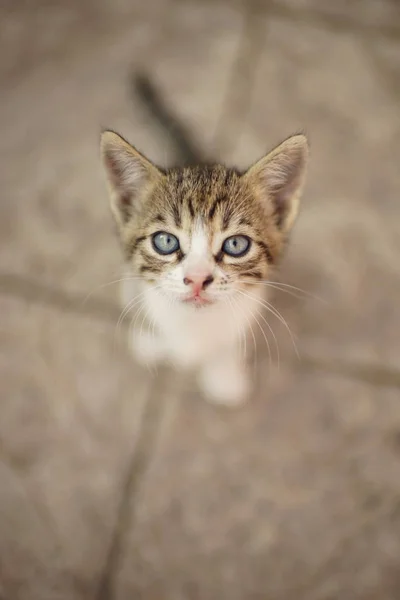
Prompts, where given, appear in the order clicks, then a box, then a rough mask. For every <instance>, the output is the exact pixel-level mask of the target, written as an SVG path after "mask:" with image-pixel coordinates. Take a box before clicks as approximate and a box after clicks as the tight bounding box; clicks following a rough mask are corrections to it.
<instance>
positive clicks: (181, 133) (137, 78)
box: [131, 73, 203, 164]
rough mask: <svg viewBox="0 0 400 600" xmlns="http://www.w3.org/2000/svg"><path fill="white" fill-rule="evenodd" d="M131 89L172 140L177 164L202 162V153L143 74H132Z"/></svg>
mask: <svg viewBox="0 0 400 600" xmlns="http://www.w3.org/2000/svg"><path fill="white" fill-rule="evenodd" d="M131 88H132V91H133V93H134V94H135V95H136V96H137V97H138V98H139V99H140V101H141V102H142V104H143V105H144V106H145V107H146V109H147V110H148V111H149V112H150V114H151V115H152V117H153V118H154V119H155V120H156V122H157V123H158V124H159V125H160V126H161V127H162V128H163V129H164V130H166V131H167V132H168V134H169V136H170V137H171V138H172V140H173V142H174V144H175V147H176V151H177V152H178V154H179V162H180V163H181V164H182V163H183V164H196V163H200V162H202V160H203V157H202V153H201V151H200V150H199V149H198V147H197V145H196V143H195V142H194V141H193V139H192V136H191V135H190V133H189V132H188V130H187V129H186V127H185V126H184V125H183V124H182V123H181V122H180V121H179V119H178V117H176V116H175V115H174V114H173V111H172V110H170V108H169V107H168V106H166V105H165V104H164V102H163V100H162V98H161V95H160V93H159V92H158V90H157V89H156V87H155V86H154V85H153V83H152V82H151V80H150V79H149V78H148V77H147V75H145V74H143V73H136V74H134V75H133V76H132V79H131Z"/></svg>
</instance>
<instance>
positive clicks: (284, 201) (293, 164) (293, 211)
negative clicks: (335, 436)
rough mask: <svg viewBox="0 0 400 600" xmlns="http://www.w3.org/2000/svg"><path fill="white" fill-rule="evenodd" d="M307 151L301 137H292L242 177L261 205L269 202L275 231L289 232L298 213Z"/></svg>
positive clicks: (300, 135) (305, 141)
mask: <svg viewBox="0 0 400 600" xmlns="http://www.w3.org/2000/svg"><path fill="white" fill-rule="evenodd" d="M308 155H309V148H308V141H307V138H306V136H305V135H303V134H298V135H294V136H292V137H290V138H288V139H287V140H285V141H284V142H282V144H280V145H279V146H277V147H276V148H275V149H274V150H272V152H270V153H269V154H267V155H266V156H264V158H262V159H261V160H259V161H258V162H257V163H256V164H255V165H253V166H252V167H250V169H249V170H248V171H247V173H246V174H245V178H246V179H247V180H248V181H249V183H250V185H251V186H252V187H253V188H254V189H256V190H257V195H258V196H259V197H260V198H261V201H262V202H265V203H266V204H267V203H272V208H273V213H274V216H275V218H276V224H277V226H278V227H279V229H280V230H281V231H282V232H284V233H287V232H288V231H290V229H291V227H292V225H293V223H294V221H295V219H296V217H297V213H298V210H299V204H300V197H301V193H302V191H303V186H304V182H305V177H306V170H307V162H308Z"/></svg>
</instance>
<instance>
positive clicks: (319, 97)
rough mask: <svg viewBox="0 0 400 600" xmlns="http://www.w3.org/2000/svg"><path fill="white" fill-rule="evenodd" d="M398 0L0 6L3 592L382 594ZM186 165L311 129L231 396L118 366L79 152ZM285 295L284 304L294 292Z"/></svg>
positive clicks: (97, 220) (92, 171)
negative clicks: (158, 114) (129, 150)
mask: <svg viewBox="0 0 400 600" xmlns="http://www.w3.org/2000/svg"><path fill="white" fill-rule="evenodd" d="M398 14H399V13H398V4H397V3H395V2H390V1H389V0H387V1H385V2H380V3H377V2H373V1H372V0H371V1H369V0H368V1H366V2H363V3H362V7H361V3H360V2H353V3H351V4H350V3H347V2H337V3H330V2H327V1H326V2H325V1H324V2H318V3H317V2H314V1H313V0H302V2H301V3H300V2H298V3H297V2H296V3H294V2H291V1H289V0H287V1H286V0H285V2H280V3H274V2H268V3H267V2H266V3H263V2H248V3H238V2H234V1H228V0H226V1H224V0H218V1H217V2H214V1H212V2H211V1H208V2H205V1H204V2H203V1H202V2H200V1H199V2H195V1H194V0H191V1H189V2H184V1H182V0H157V1H152V2H147V3H145V2H140V1H139V0H137V1H128V0H118V1H117V2H115V1H111V0H102V1H101V2H95V1H94V0H92V1H90V0H85V1H84V2H78V1H77V0H76V1H75V0H74V1H72V2H69V3H64V2H61V1H58V0H57V2H52V3H48V2H45V1H44V0H43V1H39V2H36V3H35V4H34V5H33V4H31V3H28V2H25V1H22V0H18V1H16V0H13V1H11V0H10V1H6V2H3V3H2V5H1V8H0V38H1V40H2V46H3V52H2V55H1V58H0V86H1V95H0V108H1V110H0V130H1V133H2V135H1V138H0V152H1V163H0V177H1V190H2V194H1V203H0V314H1V320H0V335H1V337H0V339H1V353H0V369H1V372H0V392H1V402H0V452H1V455H0V597H2V598H3V597H4V599H5V600H11V599H12V600H36V599H37V600H45V599H46V598H49V600H50V599H51V600H53V599H58V598H59V599H60V600H67V599H68V600H69V599H71V600H72V599H74V600H75V599H77V598H82V599H87V598H93V599H94V598H96V599H99V600H112V599H114V598H116V599H118V600H125V599H126V600H128V599H130V598H143V599H146V600H153V599H163V598H165V599H166V600H168V599H171V600H172V599H173V600H178V599H180V598H182V599H185V600H186V599H199V600H201V599H203V598H204V599H214V598H215V599H221V600H222V599H225V598H226V599H229V600H235V599H236V598H237V599H238V600H239V599H244V598H245V599H252V600H253V599H258V598H260V599H263V600H264V599H265V598H270V599H271V600H280V599H282V600H302V599H304V600H336V599H337V598H340V599H341V600H347V599H349V600H353V599H354V600H392V599H393V600H394V599H397V598H398V596H399V589H400V579H399V572H400V569H399V556H400V547H399V539H400V522H399V499H400V489H399V485H400V484H399V482H400V450H399V448H400V443H399V436H400V433H399V432H400V404H399V397H400V368H399V365H400V343H399V341H398V331H399V325H400V283H399V281H400V279H399V258H400V246H399V240H400V230H399V227H400V226H399V218H398V217H399V205H398V197H399V191H400V184H399V178H398V156H399V152H400V146H399V141H398V140H399V139H400V138H399V133H400V132H399V129H400V113H399V110H398V106H399V98H400V86H399V81H400V59H399V57H400V53H399V43H400V41H399V40H400V36H399V34H398V29H399V21H398ZM135 69H137V70H139V69H140V70H143V69H144V70H146V71H147V72H148V73H149V74H150V75H151V76H152V78H153V80H154V82H155V84H156V85H157V87H158V89H159V90H160V91H161V94H162V97H163V99H164V100H165V102H166V103H167V104H168V105H169V106H170V107H171V108H172V109H173V110H174V112H175V113H176V114H177V115H180V116H181V117H182V121H183V122H184V123H185V124H186V125H187V126H188V127H189V128H190V131H191V132H192V133H193V135H194V137H195V139H196V141H197V143H198V145H199V146H200V147H201V148H202V149H203V151H204V152H205V153H206V154H207V155H209V156H219V157H220V158H221V159H223V160H225V161H232V162H235V163H236V164H238V165H239V166H242V167H244V166H247V165H248V164H249V163H251V162H252V161H253V160H255V159H257V158H258V157H259V156H260V155H261V154H262V153H264V152H265V151H266V150H267V149H268V147H270V146H271V145H273V144H274V143H276V142H278V141H280V139H282V138H283V137H285V136H286V135H289V134H290V133H292V132H293V131H294V130H298V129H301V128H304V129H306V130H307V132H308V133H309V135H310V138H311V144H312V162H311V168H310V175H309V182H308V186H307V192H306V195H305V198H304V203H303V210H302V213H301V217H300V219H299V222H298V226H297V227H296V231H295V234H294V237H293V241H292V244H291V246H290V249H289V252H288V255H287V257H286V259H285V261H284V263H283V265H282V270H281V271H280V273H279V274H277V278H279V280H280V281H283V282H285V283H287V284H288V285H292V286H296V287H298V288H301V289H302V290H304V291H305V292H306V293H303V292H299V291H298V290H295V289H294V288H289V287H288V288H287V292H288V293H283V292H278V291H277V290H274V294H273V297H272V301H273V303H274V305H275V306H276V307H277V308H278V309H279V311H280V312H281V313H282V315H283V316H284V317H285V319H287V321H288V323H289V325H290V328H291V330H292V331H293V333H294V335H295V337H296V344H297V347H298V350H299V354H300V360H297V359H296V355H295V352H294V349H293V345H292V342H291V339H290V336H289V334H288V332H287V330H286V329H285V327H284V326H282V324H279V323H278V322H277V319H274V318H272V317H271V321H270V323H271V326H273V328H274V331H275V333H276V336H277V342H278V345H279V349H280V357H279V361H278V356H277V351H276V348H275V347H274V342H273V340H271V351H272V355H273V356H272V364H270V361H269V358H268V351H267V348H266V347H265V344H263V343H262V338H261V340H260V346H259V351H258V354H259V359H258V370H257V372H256V373H255V377H256V378H257V384H256V392H255V394H254V398H253V399H252V402H251V403H250V404H249V405H248V406H247V407H245V408H243V409H242V410H240V411H234V412H229V411H224V410H222V409H216V408H213V407H211V406H209V405H207V404H206V403H205V402H204V401H202V400H201V399H200V398H199V397H198V395H197V393H196V391H195V389H194V386H193V383H192V382H191V380H190V379H184V378H182V377H181V376H179V375H176V374H174V373H172V372H169V371H160V372H159V373H158V374H156V375H155V376H152V375H150V374H149V373H147V372H146V371H143V370H141V369H139V367H137V366H136V365H135V364H134V363H133V362H132V361H131V359H130V358H129V356H128V355H127V352H126V350H125V349H124V346H123V344H122V343H121V340H120V338H119V336H118V335H116V331H115V325H116V321H117V319H118V314H119V312H118V308H117V305H116V285H115V284H113V283H110V282H112V281H114V280H115V279H117V278H118V277H119V250H118V245H117V242H116V240H115V237H114V233H113V228H112V224H111V219H110V215H109V211H108V206H107V198H106V192H105V186H104V181H103V175H102V173H101V169H100V165H99V159H98V150H97V143H98V137H99V130H100V128H101V127H103V126H110V127H113V128H115V129H117V130H118V129H119V130H121V131H122V132H124V133H125V135H127V137H128V138H130V139H131V140H132V142H134V143H135V144H136V145H137V146H138V147H139V148H140V149H141V150H143V151H144V152H146V153H148V154H149V156H150V157H151V158H153V159H154V160H157V161H159V162H161V163H164V164H168V163H169V162H171V161H173V160H174V158H175V155H174V149H173V147H172V146H171V140H170V138H169V136H168V135H165V134H164V133H163V132H162V131H160V129H159V128H158V127H157V126H156V125H155V123H153V121H152V119H151V117H149V115H148V114H147V113H146V111H145V110H144V109H143V107H142V106H141V105H140V104H139V103H138V102H137V101H136V100H135V99H134V98H132V97H131V95H130V93H129V76H130V74H131V72H132V70H135ZM297 296H298V297H297Z"/></svg>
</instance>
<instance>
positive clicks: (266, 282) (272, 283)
mask: <svg viewBox="0 0 400 600" xmlns="http://www.w3.org/2000/svg"><path fill="white" fill-rule="evenodd" d="M243 283H251V284H252V285H264V286H266V287H271V288H274V289H277V290H280V291H281V292H286V293H288V294H291V295H293V296H294V297H295V298H296V297H299V298H301V296H296V295H295V294H294V292H299V293H300V294H303V296H307V297H308V298H312V299H313V300H317V301H318V302H323V303H324V304H327V300H325V299H324V298H321V296H316V295H315V294H312V293H310V292H308V291H306V290H303V289H302V288H299V287H296V286H295V285H290V284H289V283H282V282H280V281H270V280H269V279H266V280H264V281H251V282H250V281H246V282H244V281H243ZM285 288H288V289H285ZM292 290H293V291H292ZM291 291H292V292H291Z"/></svg>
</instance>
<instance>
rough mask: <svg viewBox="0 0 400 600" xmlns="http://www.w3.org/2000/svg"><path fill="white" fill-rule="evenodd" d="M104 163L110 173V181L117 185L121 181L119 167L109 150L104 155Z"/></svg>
mask: <svg viewBox="0 0 400 600" xmlns="http://www.w3.org/2000/svg"><path fill="white" fill-rule="evenodd" d="M105 163H106V167H107V170H108V172H109V174H110V177H111V180H112V183H113V184H114V185H115V186H116V187H119V184H120V182H121V169H120V168H119V167H118V161H117V160H115V158H114V157H113V155H112V153H111V152H107V153H106V155H105Z"/></svg>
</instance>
